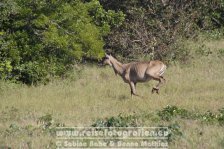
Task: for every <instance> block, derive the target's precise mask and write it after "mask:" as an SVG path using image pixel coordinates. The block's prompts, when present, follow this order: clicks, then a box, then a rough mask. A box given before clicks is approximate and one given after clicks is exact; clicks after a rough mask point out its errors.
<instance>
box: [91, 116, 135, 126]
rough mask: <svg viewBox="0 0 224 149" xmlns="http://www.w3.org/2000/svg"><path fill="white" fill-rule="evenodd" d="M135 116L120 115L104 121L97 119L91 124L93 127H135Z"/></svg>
mask: <svg viewBox="0 0 224 149" xmlns="http://www.w3.org/2000/svg"><path fill="white" fill-rule="evenodd" d="M136 122H137V117H136V116H132V115H129V116H122V115H121V114H120V115H118V116H117V117H113V116H112V117H110V118H106V119H105V120H104V119H98V120H96V122H95V123H93V124H92V126H93V127H137V126H138V124H137V123H136Z"/></svg>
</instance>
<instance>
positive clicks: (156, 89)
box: [152, 76, 166, 94]
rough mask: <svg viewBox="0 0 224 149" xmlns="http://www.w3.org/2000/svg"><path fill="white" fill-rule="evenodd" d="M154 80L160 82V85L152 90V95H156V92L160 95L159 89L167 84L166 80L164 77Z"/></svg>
mask: <svg viewBox="0 0 224 149" xmlns="http://www.w3.org/2000/svg"><path fill="white" fill-rule="evenodd" d="M153 79H154V80H156V81H159V83H158V84H157V85H156V87H153V88H152V93H154V91H156V93H157V94H159V88H160V87H161V85H162V84H164V83H165V81H166V80H165V79H164V78H163V77H162V76H159V77H153Z"/></svg>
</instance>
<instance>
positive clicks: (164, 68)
mask: <svg viewBox="0 0 224 149" xmlns="http://www.w3.org/2000/svg"><path fill="white" fill-rule="evenodd" d="M166 68H167V67H166V65H165V64H163V66H162V68H161V69H160V71H159V76H162V75H163V74H164V72H165V70H166Z"/></svg>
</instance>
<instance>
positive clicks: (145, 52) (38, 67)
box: [0, 0, 224, 84]
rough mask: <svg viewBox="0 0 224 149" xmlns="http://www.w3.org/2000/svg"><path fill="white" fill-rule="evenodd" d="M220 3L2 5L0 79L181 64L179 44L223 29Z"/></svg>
mask: <svg viewBox="0 0 224 149" xmlns="http://www.w3.org/2000/svg"><path fill="white" fill-rule="evenodd" d="M223 8H224V2H223V0H214V1H210V0H206V1H204V0H199V1H194V0H190V1H189V0H181V1H180V0H166V1H159V0H158V1H152V0H123V1H120V0H62V1H59V0H34V1H33V0H32V1H31V0H2V1H1V2H0V15H1V16H0V78H1V79H4V80H14V81H21V82H23V83H26V84H37V83H39V82H42V83H46V82H48V80H49V79H50V78H51V77H52V76H64V75H65V73H66V72H67V71H68V70H71V68H72V67H73V64H75V63H78V62H82V61H84V60H87V59H88V60H90V61H93V60H99V59H100V58H101V57H102V56H103V55H104V50H103V49H104V48H105V49H108V48H110V49H111V50H108V51H107V52H111V53H113V54H114V55H117V56H122V57H124V58H129V59H132V60H133V59H137V58H139V57H145V58H146V59H163V60H165V61H167V62H170V61H173V60H181V61H186V60H187V55H188V54H189V51H187V50H186V48H183V46H182V45H181V42H180V41H181V40H182V39H183V38H189V37H190V38H193V37H195V36H196V35H197V33H198V31H200V30H214V29H217V28H222V26H223V24H224V9H223Z"/></svg>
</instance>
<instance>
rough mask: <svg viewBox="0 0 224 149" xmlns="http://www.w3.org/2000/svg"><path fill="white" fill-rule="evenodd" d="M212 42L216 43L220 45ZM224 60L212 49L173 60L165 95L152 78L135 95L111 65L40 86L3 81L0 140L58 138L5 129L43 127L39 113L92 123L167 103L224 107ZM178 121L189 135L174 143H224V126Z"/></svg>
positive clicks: (192, 107)
mask: <svg viewBox="0 0 224 149" xmlns="http://www.w3.org/2000/svg"><path fill="white" fill-rule="evenodd" d="M216 44H217V45H221V44H222V43H219V44H218V43H216ZM208 45H209V46H210V47H212V48H213V49H216V48H215V47H216V46H215V45H212V44H211V43H208ZM218 48H220V47H218ZM223 62H224V60H222V59H220V58H217V56H216V55H215V54H212V55H209V56H206V57H201V58H200V59H197V60H194V61H192V63H191V64H189V65H187V66H182V65H180V64H174V65H172V66H169V67H168V69H167V72H166V73H165V78H166V79H167V84H166V85H165V86H164V87H163V88H162V89H161V94H160V95H156V94H153V95H152V94H151V89H152V86H153V85H154V84H156V82H154V81H151V82H148V83H145V84H138V85H137V92H138V93H139V94H140V95H143V96H144V98H138V97H135V98H134V99H131V96H130V89H129V86H128V84H125V83H123V81H122V79H121V78H120V77H118V76H115V75H114V73H113V70H112V69H111V68H109V67H106V68H99V67H96V66H84V67H83V66H82V67H83V68H82V71H81V74H79V75H78V79H75V80H54V81H53V82H51V83H50V84H48V85H40V86H37V87H27V86H25V85H15V84H6V83H4V82H1V84H0V98H1V99H0V100H1V101H0V109H1V110H0V112H1V113H0V140H1V141H0V144H3V145H8V146H12V147H13V148H17V147H18V146H19V145H20V146H21V145H24V144H25V146H26V147H27V146H29V145H27V144H29V143H30V144H32V145H33V146H35V147H34V148H43V146H44V144H49V142H50V141H52V138H51V137H49V136H47V135H46V134H43V136H41V137H38V135H33V136H32V137H31V138H29V135H27V134H24V135H22V134H23V133H21V132H13V133H12V134H10V133H9V134H7V135H5V134H6V133H5V131H6V130H7V129H10V128H9V127H10V125H11V124H16V125H17V126H19V127H21V128H25V127H27V126H32V127H38V124H37V120H38V118H39V117H41V116H43V115H46V114H47V113H50V114H52V116H53V118H54V120H55V121H58V122H61V123H64V124H65V125H66V126H90V125H91V124H92V123H93V122H94V121H95V120H96V119H98V118H106V117H110V116H117V115H119V114H120V113H122V114H125V115H132V114H134V113H135V114H138V115H141V114H142V113H155V112H156V111H158V110H161V109H162V108H164V107H165V106H166V105H176V106H178V107H181V108H185V109H188V110H189V111H199V112H205V111H207V110H210V111H213V112H216V111H217V110H218V109H220V108H222V107H224V99H223V98H224V92H223V90H224V77H223V74H224V67H223ZM12 107H13V108H12ZM177 121H179V122H180V123H181V126H182V130H183V133H184V137H183V138H181V139H179V140H177V141H176V142H175V143H174V144H171V147H172V148H180V146H181V147H182V148H222V147H223V146H224V143H221V142H224V134H223V127H221V126H218V125H206V124H201V123H200V122H198V121H190V120H177ZM161 123H163V122H161ZM154 124H155V123H153V122H151V121H148V122H147V123H145V125H147V126H154ZM199 131H203V133H204V135H199V133H198V132H199ZM35 133H37V134H38V132H35ZM40 134H42V133H40ZM21 135H22V136H21ZM26 147H24V148H26ZM44 147H46V146H44ZM21 148H23V147H21ZM27 148H28V147H27Z"/></svg>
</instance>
